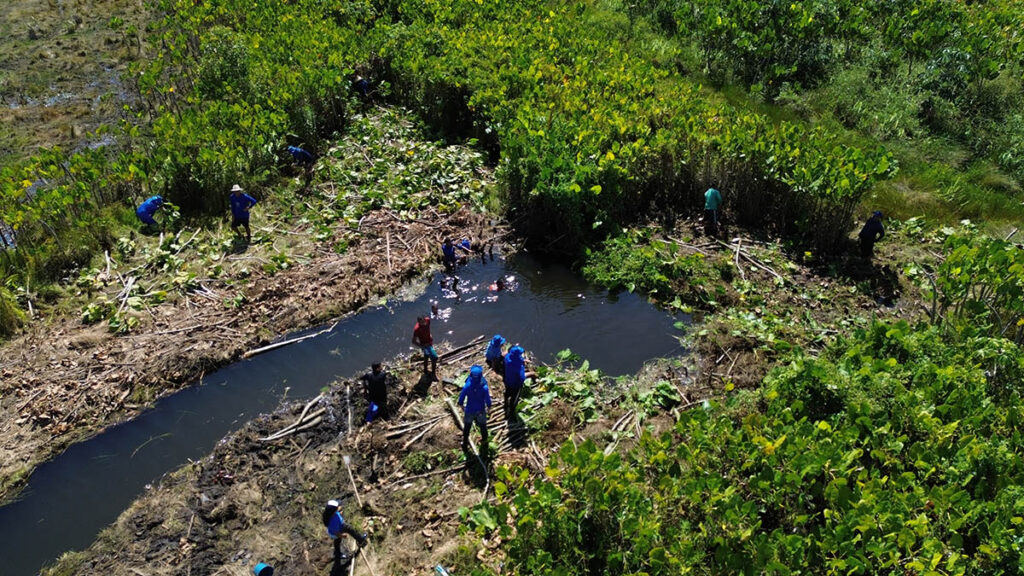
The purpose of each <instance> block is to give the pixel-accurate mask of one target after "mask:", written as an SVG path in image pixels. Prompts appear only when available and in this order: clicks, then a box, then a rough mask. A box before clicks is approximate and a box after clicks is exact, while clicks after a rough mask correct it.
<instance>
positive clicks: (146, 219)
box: [135, 195, 164, 227]
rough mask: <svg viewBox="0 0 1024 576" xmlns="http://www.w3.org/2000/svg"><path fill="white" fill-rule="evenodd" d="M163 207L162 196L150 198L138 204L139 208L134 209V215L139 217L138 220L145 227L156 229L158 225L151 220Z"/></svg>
mask: <svg viewBox="0 0 1024 576" xmlns="http://www.w3.org/2000/svg"><path fill="white" fill-rule="evenodd" d="M163 205H164V198H163V196H159V195H157V196H151V197H149V198H147V199H146V201H145V202H143V203H142V204H139V207H138V208H136V209H135V215H136V216H138V217H139V220H140V221H141V222H142V223H143V224H145V225H146V226H152V227H156V226H158V224H157V223H156V220H154V219H153V215H154V214H156V211H157V210H159V209H160V208H161V207H162V206H163Z"/></svg>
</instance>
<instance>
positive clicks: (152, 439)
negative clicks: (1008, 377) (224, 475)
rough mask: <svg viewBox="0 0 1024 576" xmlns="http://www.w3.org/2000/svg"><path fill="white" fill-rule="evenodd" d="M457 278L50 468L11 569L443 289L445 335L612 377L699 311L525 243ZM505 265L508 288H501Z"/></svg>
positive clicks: (350, 366) (271, 406)
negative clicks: (663, 305)
mask: <svg viewBox="0 0 1024 576" xmlns="http://www.w3.org/2000/svg"><path fill="white" fill-rule="evenodd" d="M458 276H459V278H460V280H459V282H458V284H457V290H455V291H453V290H451V289H450V285H448V288H446V281H445V277H444V276H443V275H441V274H438V275H436V276H434V277H433V278H431V279H430V280H431V281H430V284H429V285H427V286H426V288H425V289H424V287H423V285H420V286H419V287H418V288H417V287H413V288H410V290H408V293H409V294H410V295H411V297H410V298H405V299H402V298H396V299H393V300H389V301H388V302H387V303H385V304H383V305H380V306H376V307H370V308H367V309H365V310H363V311H362V312H359V313H357V314H353V315H351V316H349V317H347V318H345V319H343V320H342V321H340V322H339V323H338V324H337V326H335V328H334V329H333V330H332V331H330V332H329V333H326V334H323V335H320V336H317V337H315V338H311V339H308V340H305V341H303V342H301V343H298V344H294V345H291V346H286V347H283V348H279V349H276V350H273V351H270V352H267V353H265V354H262V355H259V356H255V357H252V358H250V359H247V360H242V361H239V362H236V363H234V364H231V365H228V366H226V367H224V368H222V369H220V370H218V371H217V372H214V373H211V374H207V375H206V376H205V377H204V378H203V379H202V380H201V381H200V382H198V383H195V385H193V386H191V387H189V388H186V389H184V390H181V391H180V392H176V393H174V394H171V395H169V396H167V397H165V398H163V399H161V400H159V401H157V402H156V404H155V405H154V406H153V407H152V408H151V409H149V410H146V411H145V412H143V413H142V414H140V415H139V416H138V417H136V418H134V419H133V420H130V421H128V422H125V423H122V424H118V425H116V426H111V427H110V428H108V429H107V430H105V431H104V432H102V433H100V434H99V435H98V436H96V437H94V438H92V439H90V440H87V441H85V442H82V443H79V444H76V445H74V446H71V447H70V448H68V449H67V450H66V451H65V452H64V453H63V454H61V455H60V456H58V457H57V458H55V459H54V460H52V461H51V462H48V463H46V464H44V465H42V466H40V467H39V468H38V469H37V470H36V471H35V473H34V474H33V475H32V477H31V479H30V481H29V484H28V486H27V487H26V488H25V490H24V491H23V493H22V494H21V496H20V498H19V499H18V500H17V501H15V502H13V503H11V504H8V505H7V506H4V507H2V508H0V573H2V574H5V575H11V576H23V575H24V576H28V575H32V574H37V573H38V571H39V569H40V568H41V567H42V566H44V565H46V564H49V563H52V562H53V561H54V560H56V558H57V557H58V556H59V555H60V554H61V553H63V552H65V551H68V550H76V549H84V548H86V547H88V546H89V545H90V544H91V543H92V541H93V540H94V539H95V538H96V535H97V534H98V533H99V531H100V530H102V529H103V528H104V527H106V526H108V525H109V524H110V523H111V522H113V521H114V520H115V519H116V518H117V516H118V515H119V514H120V513H121V512H122V511H123V510H125V509H126V508H127V507H128V506H129V504H131V502H132V501H133V500H134V499H135V498H136V497H138V496H139V495H140V494H141V493H142V492H143V491H144V490H146V489H147V487H148V486H150V485H151V484H152V483H154V482H157V481H158V480H159V478H160V477H161V475H163V474H165V473H167V472H170V471H172V470H175V469H177V468H178V467H180V466H181V465H183V464H185V463H186V462H187V461H188V460H189V459H193V460H195V459H198V458H201V457H203V456H204V455H206V454H208V453H209V452H210V451H211V450H212V449H213V447H214V446H215V444H216V443H217V441H218V440H220V439H221V438H223V437H224V436H225V435H226V434H228V433H230V432H231V431H232V430H235V429H237V428H239V427H240V426H241V425H242V424H243V423H244V422H246V421H248V420H251V419H252V418H254V417H256V416H257V415H259V414H262V413H267V412H272V411H274V410H275V409H276V408H278V406H279V405H280V403H281V401H282V399H287V400H297V399H304V398H310V397H312V396H315V395H316V394H318V393H319V391H320V390H321V388H323V387H324V386H327V385H328V384H330V383H331V382H332V381H334V380H336V379H338V378H341V377H347V376H352V375H354V374H356V373H359V372H361V371H364V370H366V369H367V367H368V366H369V365H370V364H371V363H372V362H373V361H375V360H384V361H387V360H388V359H391V358H394V357H395V356H397V355H399V354H403V353H406V352H411V346H410V339H411V335H412V327H413V324H415V322H416V316H417V315H420V314H425V313H428V312H429V310H430V302H431V301H437V302H438V305H439V308H440V310H441V313H442V316H447V318H446V319H441V320H435V322H434V323H433V324H432V332H433V336H434V340H435V343H440V342H445V341H447V342H450V343H452V344H453V345H459V344H462V343H465V342H468V341H470V340H472V339H473V338H475V337H477V336H480V335H487V336H491V335H493V334H494V333H501V334H502V335H504V336H505V337H506V338H507V339H508V340H509V341H510V342H513V343H514V342H519V343H521V344H522V345H523V347H524V348H525V349H526V350H527V352H528V353H529V354H531V355H532V356H533V357H534V358H535V359H537V360H539V361H541V362H550V361H553V360H554V357H555V354H557V353H558V352H559V351H560V350H563V349H565V348H571V349H572V350H573V352H575V353H577V354H579V355H580V356H582V357H583V358H586V359H588V360H589V361H590V364H591V366H592V367H595V368H599V369H601V370H602V371H604V372H605V373H607V374H610V375H622V374H630V373H633V372H635V371H637V370H638V369H639V368H640V367H641V366H642V365H643V363H644V362H645V361H646V360H648V359H651V358H656V357H664V356H672V355H678V354H681V353H683V352H684V350H683V348H682V347H681V345H680V343H679V340H678V338H677V337H678V336H680V335H681V334H682V333H681V332H680V330H679V329H678V328H676V327H675V326H676V323H677V321H679V320H682V321H684V322H687V323H688V322H689V319H688V318H674V317H672V316H669V315H668V314H666V313H664V312H662V311H660V310H658V309H657V308H655V307H654V306H652V305H650V304H649V303H648V302H646V300H645V299H644V298H642V297H640V296H637V295H634V294H619V295H613V294H609V293H608V292H606V291H604V290H601V289H599V288H596V287H594V286H591V285H589V284H587V283H586V282H584V281H583V280H582V279H581V278H580V277H579V276H578V275H576V274H574V273H573V272H571V271H570V270H569V269H567V268H565V267H564V266H560V265H550V264H544V263H541V262H538V261H537V260H535V259H533V258H531V257H530V256H528V255H525V254H517V255H514V256H511V257H509V258H508V259H507V260H505V259H502V258H497V259H495V260H493V261H489V262H485V263H481V262H480V261H474V262H472V263H470V264H469V265H467V266H465V267H462V268H460V269H459V271H458ZM499 277H500V278H504V279H505V280H506V282H507V288H506V289H505V290H503V291H500V292H493V291H491V290H489V285H490V284H491V283H492V282H494V281H495V280H496V279H498V278H499ZM425 282H426V281H424V283H425ZM321 329H322V328H321ZM315 331H317V329H313V330H310V331H308V333H312V332H315ZM292 336H295V335H292ZM481 356H482V354H481ZM479 361H480V362H482V361H483V358H482V357H481V358H480V360H479Z"/></svg>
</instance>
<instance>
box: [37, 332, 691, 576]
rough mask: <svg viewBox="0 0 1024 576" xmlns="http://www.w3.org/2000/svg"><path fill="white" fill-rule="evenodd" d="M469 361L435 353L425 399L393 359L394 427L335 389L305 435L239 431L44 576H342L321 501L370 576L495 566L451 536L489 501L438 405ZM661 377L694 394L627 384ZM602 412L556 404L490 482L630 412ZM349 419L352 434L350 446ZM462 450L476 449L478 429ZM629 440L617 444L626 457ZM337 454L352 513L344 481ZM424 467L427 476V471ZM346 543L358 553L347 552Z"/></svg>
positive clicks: (265, 421)
mask: <svg viewBox="0 0 1024 576" xmlns="http://www.w3.org/2000/svg"><path fill="white" fill-rule="evenodd" d="M483 346H484V342H482V341H481V342H479V344H478V346H477V352H478V354H477V355H476V356H475V357H476V358H480V357H482V352H483ZM472 361H473V360H472V358H466V357H465V356H462V355H461V354H459V353H456V354H452V355H449V356H448V357H447V358H446V357H445V356H444V355H442V363H441V366H440V367H439V369H438V370H439V374H438V376H439V377H440V378H441V379H442V381H447V382H448V383H445V384H442V383H437V382H435V383H433V384H430V385H429V386H428V387H425V386H424V383H425V381H424V380H423V379H422V378H421V376H420V374H419V373H418V370H417V369H416V368H413V367H412V365H411V364H408V363H405V362H404V361H401V360H400V361H399V362H398V363H397V364H398V368H396V369H393V370H392V374H393V375H395V376H396V377H397V378H396V380H397V386H395V387H394V388H393V389H392V392H390V396H389V404H390V406H391V409H392V411H393V414H394V415H393V416H392V417H391V418H390V419H389V420H386V421H380V420H378V421H376V422H373V423H371V424H368V425H366V424H363V422H362V415H363V413H364V410H365V408H366V402H365V400H364V399H363V398H362V397H361V396H359V395H357V394H352V395H351V398H352V399H353V400H352V402H351V403H350V402H349V401H348V400H347V398H348V397H349V396H348V393H347V392H346V388H347V386H348V383H346V382H342V383H339V384H337V385H336V386H334V387H333V388H332V390H331V391H330V392H329V393H328V394H327V395H326V396H325V397H324V398H323V399H322V400H320V401H319V403H318V404H317V406H319V407H322V408H325V409H326V414H325V419H324V421H323V423H321V424H320V425H319V426H317V427H315V428H313V429H311V430H308V431H304V432H299V433H296V434H293V435H291V436H289V437H286V438H283V439H280V440H275V441H267V442H265V441H261V440H260V438H261V437H266V436H267V435H269V434H272V433H273V432H275V431H279V430H282V429H283V428H285V427H286V426H287V425H288V424H290V423H292V422H294V421H296V419H297V417H298V416H299V414H300V413H301V410H302V407H303V404H302V403H295V404H292V405H289V406H286V407H284V408H282V409H280V410H279V411H277V412H276V413H275V414H272V415H270V416H264V417H261V418H258V419H256V420H253V421H251V422H249V423H248V424H246V425H245V426H244V427H243V428H242V429H241V430H240V431H238V432H237V433H235V434H233V435H231V436H230V437H229V438H228V439H226V440H225V441H223V442H221V443H219V444H218V446H217V448H216V449H215V450H214V452H213V453H212V454H211V455H210V456H208V457H206V458H204V459H202V460H200V461H198V462H196V463H194V464H191V465H188V466H185V467H183V468H181V469H179V470H178V471H176V472H174V473H171V474H168V475H167V476H165V477H164V478H163V480H161V482H160V483H158V485H157V486H156V487H155V488H154V489H153V490H151V491H150V492H148V493H147V494H145V495H144V496H142V497H141V498H139V499H138V500H137V501H136V502H135V503H134V504H133V505H132V506H131V507H130V508H129V509H128V510H126V511H125V512H124V513H122V515H121V516H120V518H119V519H118V520H117V521H116V522H115V523H114V524H113V525H112V526H111V527H110V528H108V529H107V530H106V531H104V533H102V534H101V535H100V537H99V538H98V539H97V541H96V542H95V543H94V544H93V545H92V546H91V547H90V548H89V549H88V550H86V551H84V552H82V553H75V554H70V555H66V556H65V557H64V558H63V559H62V561H61V563H60V564H58V565H57V567H55V568H54V569H53V571H52V572H51V574H62V575H63V574H96V573H102V574H108V575H110V576H121V575H124V576H138V575H139V574H145V575H147V576H149V575H152V576H157V575H164V574H167V575H170V574H176V575H177V574H231V575H237V576H243V575H245V574H247V573H249V570H251V567H252V566H253V565H254V564H256V563H257V562H267V563H269V564H271V565H273V566H274V567H275V571H276V572H277V573H280V574H289V575H292V576H304V575H315V574H347V573H348V565H344V566H342V565H338V564H335V563H334V562H333V561H332V552H331V545H330V542H329V539H328V537H327V535H326V533H325V530H324V528H323V526H322V524H321V521H320V510H321V507H322V506H323V503H324V502H325V501H326V500H328V499H331V498H338V499H339V500H341V501H342V510H343V514H344V515H345V517H346V520H348V521H350V522H351V523H353V524H354V525H355V526H356V527H357V529H360V530H366V531H368V532H369V533H370V542H371V545H370V546H369V549H368V550H367V551H365V552H363V553H362V554H363V555H364V556H365V559H366V561H368V562H369V564H371V565H372V566H373V573H374V574H378V575H384V574H426V573H430V572H432V568H433V566H435V565H437V564H442V565H444V566H445V567H446V568H448V569H449V570H451V571H452V573H460V569H461V570H462V571H463V572H464V571H465V570H466V569H468V568H469V566H468V564H469V562H471V561H472V558H473V557H475V558H476V559H477V560H478V561H482V562H484V563H486V564H488V565H491V566H492V567H494V568H497V565H498V563H499V562H501V560H502V552H501V550H500V548H499V545H500V543H501V542H500V539H498V538H493V539H490V540H485V541H484V545H483V546H481V545H480V543H479V540H477V539H475V538H473V537H470V536H466V535H462V534H460V532H459V530H460V518H459V514H458V510H459V508H460V507H463V506H465V507H471V506H473V505H475V504H477V503H479V502H480V501H481V500H482V498H484V497H485V494H491V493H492V491H493V488H491V491H488V492H484V488H485V487H486V486H487V479H486V478H487V477H486V476H484V474H483V469H482V468H481V467H480V465H479V464H477V463H476V459H475V456H472V455H464V454H463V453H462V451H461V450H460V448H459V443H460V440H459V439H460V433H459V430H458V427H457V426H456V424H455V421H454V418H453V417H452V416H451V412H450V411H449V408H448V405H447V403H446V399H448V400H454V399H455V398H456V396H457V393H458V387H457V386H455V385H454V384H452V381H453V379H455V378H458V376H459V375H460V374H463V375H464V374H465V372H466V370H467V367H468V366H469V364H471V363H472ZM488 375H489V376H491V375H490V374H488ZM664 379H669V380H670V381H671V382H673V383H674V384H675V385H677V386H679V387H680V389H681V391H682V392H683V394H684V395H686V396H690V397H694V398H696V397H698V396H701V395H702V393H703V392H704V391H702V390H699V389H697V388H694V384H693V383H692V381H690V380H689V379H688V377H686V375H685V371H680V370H678V369H677V368H676V367H673V366H672V365H668V366H665V365H662V364H655V365H652V366H649V367H647V369H646V370H645V372H644V373H642V374H641V375H640V376H639V377H637V378H636V379H635V381H634V382H636V383H638V384H635V385H638V386H641V387H642V386H644V385H645V384H644V383H653V382H655V381H657V380H664ZM491 380H492V397H494V398H495V402H494V406H492V410H491V416H490V425H491V426H492V438H495V442H494V443H495V444H504V442H503V441H502V440H501V438H500V437H501V435H502V434H505V433H504V432H502V431H500V429H499V430H497V431H495V429H496V428H498V426H500V424H499V423H501V422H503V418H502V416H501V410H502V409H501V406H500V400H499V399H500V397H501V393H500V391H499V388H500V384H494V382H495V381H496V380H497V378H492V379H491ZM355 389H356V387H355V386H354V385H353V388H352V390H355ZM684 406H685V404H684ZM603 407H604V409H606V410H607V411H608V413H607V414H605V415H602V417H601V419H600V420H598V421H596V422H592V423H590V424H587V425H585V426H583V425H580V424H577V423H574V422H573V420H572V419H571V418H570V419H567V420H560V419H557V418H554V417H553V416H554V415H555V414H565V413H567V412H569V411H570V410H565V409H564V408H566V407H565V406H562V407H558V406H555V405H552V406H549V407H548V408H547V409H545V410H546V411H547V414H546V415H547V416H548V417H547V418H545V420H546V421H547V422H548V423H549V424H548V428H546V429H544V430H539V431H536V432H534V433H532V434H531V436H532V439H531V440H530V441H529V442H522V443H519V445H518V447H513V446H510V445H503V447H502V449H501V450H500V451H499V454H498V456H497V457H496V458H495V460H494V462H493V463H492V464H491V466H490V467H489V470H490V472H491V476H492V477H493V470H494V466H509V465H516V466H519V467H521V468H522V469H525V470H527V471H529V472H530V473H531V474H536V475H540V474H543V470H544V467H545V466H546V465H547V464H548V460H549V456H550V455H551V454H552V452H554V451H555V450H557V448H558V446H559V445H560V444H561V443H562V442H564V441H565V440H566V439H567V438H569V437H576V438H602V439H604V440H608V439H609V436H608V434H610V432H609V428H610V427H611V426H612V424H613V423H614V422H616V421H617V420H619V417H620V416H623V415H626V411H625V410H623V409H622V408H621V406H620V403H619V402H607V401H606V402H605V403H604V404H603ZM349 410H351V412H350V411H349ZM350 418H351V421H352V422H353V423H354V424H353V429H354V433H353V434H346V433H345V430H346V429H347V428H348V421H349V419H350ZM433 418H437V419H438V421H437V424H436V425H434V426H433V427H432V428H429V431H428V432H427V433H426V434H425V435H424V436H423V437H422V438H419V439H416V435H417V434H419V432H420V431H422V430H424V428H420V429H417V430H413V431H410V432H407V433H401V429H402V428H403V427H405V426H408V425H409V424H413V423H424V422H428V421H430V420H431V419H433ZM674 421H675V418H674V417H673V415H672V414H670V413H656V414H654V415H652V416H650V417H649V418H648V419H647V421H645V422H644V423H643V426H645V427H652V426H653V430H654V431H655V433H657V432H658V431H661V430H664V429H666V428H667V427H669V426H671V425H672V423H673V422H674ZM388 436H392V437H391V438H389V437H388ZM471 438H472V439H476V438H478V436H477V432H476V431H475V430H474V432H473V434H472V435H471ZM634 441H635V439H633V438H629V439H626V440H625V441H624V442H622V443H621V444H618V445H617V446H618V447H619V449H623V448H625V447H627V446H628V445H630V444H631V443H632V442H634ZM346 455H348V456H350V457H351V467H352V473H353V475H354V476H355V484H356V485H357V486H358V492H359V498H361V501H362V506H360V505H359V503H358V502H357V498H356V496H355V493H354V491H353V489H352V483H351V482H350V481H349V478H348V472H347V471H346V467H345V463H344V457H345V456H346ZM464 458H465V459H464ZM465 462H468V465H467V466H463V464H464V463H465ZM417 463H418V464H417ZM425 463H426V464H425ZM427 464H429V466H430V468H431V469H430V470H429V471H424V468H425V466H426V465H427ZM348 544H349V545H350V546H351V547H352V548H351V549H354V543H353V542H351V541H350V540H349V541H348ZM355 573H356V574H363V575H367V574H370V570H368V569H367V567H366V564H364V560H363V559H362V558H357V559H356V567H355Z"/></svg>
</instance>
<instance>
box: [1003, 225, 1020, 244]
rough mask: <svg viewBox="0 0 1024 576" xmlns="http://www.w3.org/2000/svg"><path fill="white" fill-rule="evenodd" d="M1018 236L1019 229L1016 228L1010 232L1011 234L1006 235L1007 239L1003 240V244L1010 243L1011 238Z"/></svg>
mask: <svg viewBox="0 0 1024 576" xmlns="http://www.w3.org/2000/svg"><path fill="white" fill-rule="evenodd" d="M1016 234H1017V229H1016V228H1014V229H1013V230H1010V233H1009V234H1007V235H1006V238H1003V242H1009V241H1010V238H1013V237H1014V236H1015V235H1016Z"/></svg>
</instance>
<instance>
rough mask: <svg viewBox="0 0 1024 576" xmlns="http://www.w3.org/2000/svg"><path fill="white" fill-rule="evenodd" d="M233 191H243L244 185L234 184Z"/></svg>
mask: <svg viewBox="0 0 1024 576" xmlns="http://www.w3.org/2000/svg"><path fill="white" fill-rule="evenodd" d="M231 191H232V192H241V191H242V187H241V186H239V185H238V184H235V185H234V186H232V187H231Z"/></svg>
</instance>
